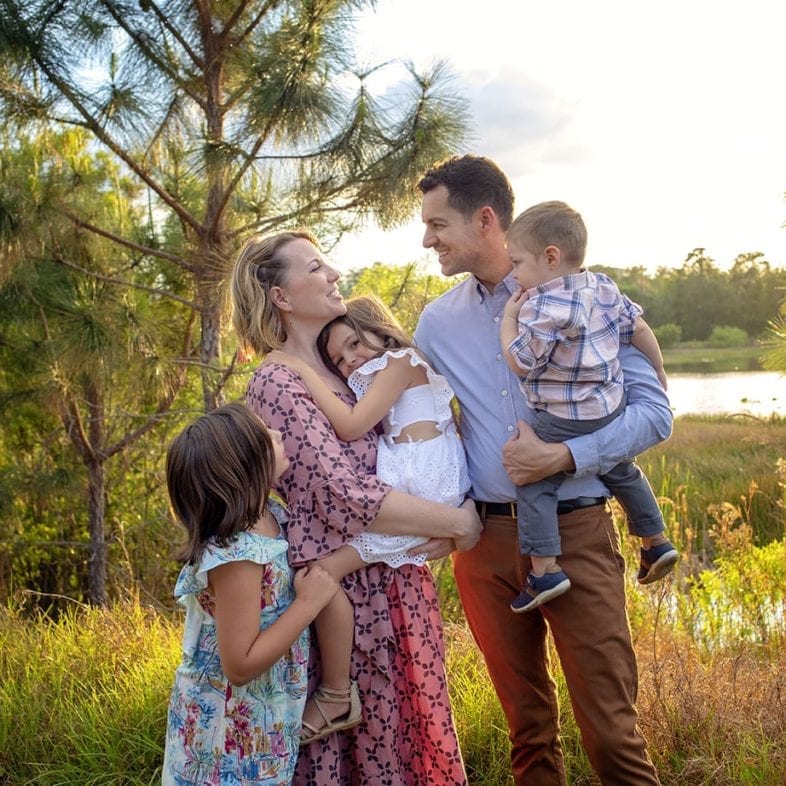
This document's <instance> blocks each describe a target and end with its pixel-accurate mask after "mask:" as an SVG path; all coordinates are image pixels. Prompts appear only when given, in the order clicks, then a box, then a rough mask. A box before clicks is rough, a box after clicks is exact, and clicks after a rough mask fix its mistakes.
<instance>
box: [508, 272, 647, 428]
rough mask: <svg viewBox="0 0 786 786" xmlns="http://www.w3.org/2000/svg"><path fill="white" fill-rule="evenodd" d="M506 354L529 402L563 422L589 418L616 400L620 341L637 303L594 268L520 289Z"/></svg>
mask: <svg viewBox="0 0 786 786" xmlns="http://www.w3.org/2000/svg"><path fill="white" fill-rule="evenodd" d="M527 295H528V299H527V300H526V301H525V302H524V304H523V305H522V307H521V311H520V313H519V320H518V321H519V335H518V337H517V338H516V339H514V340H513V341H512V342H511V344H510V347H509V349H510V352H511V354H512V355H513V357H514V358H515V359H516V362H517V363H518V365H519V366H521V369H522V371H523V372H524V374H523V376H522V377H521V378H520V380H519V384H520V386H521V390H522V392H523V393H524V395H525V396H526V398H527V401H528V402H529V404H530V406H532V407H533V408H535V409H544V410H546V411H548V412H550V413H551V414H552V415H555V416H557V417H561V418H567V419H569V420H595V419H597V418H602V417H605V416H606V415H610V414H611V413H612V412H614V411H615V410H616V409H617V407H619V405H620V402H621V401H622V369H621V368H620V364H619V360H618V359H617V353H618V352H619V345H620V343H626V344H627V343H630V340H631V337H632V336H633V328H634V325H635V321H636V318H637V317H639V316H640V315H641V313H642V310H641V307H640V306H638V305H637V304H636V303H633V302H632V301H631V300H629V299H628V298H627V297H626V296H625V295H623V294H622V293H621V292H620V291H619V289H618V288H617V285H616V284H615V283H614V282H613V281H612V280H611V279H610V278H609V277H608V276H605V275H603V274H602V273H590V272H589V271H588V270H582V271H580V272H578V273H574V274H573V275H570V276H563V277H561V278H557V279H554V280H553V281H547V282H546V283H545V284H541V285H540V286H537V287H533V288H532V289H530V290H528V291H527Z"/></svg>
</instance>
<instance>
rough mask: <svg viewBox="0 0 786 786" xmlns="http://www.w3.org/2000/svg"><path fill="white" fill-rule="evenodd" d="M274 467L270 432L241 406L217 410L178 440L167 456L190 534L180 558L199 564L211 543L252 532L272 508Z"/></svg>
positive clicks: (176, 502) (173, 494)
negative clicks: (206, 546) (262, 515)
mask: <svg viewBox="0 0 786 786" xmlns="http://www.w3.org/2000/svg"><path fill="white" fill-rule="evenodd" d="M275 466H276V460H275V454H274V452H273V442H272V439H271V437H270V434H269V432H268V430H267V427H266V426H265V424H264V423H263V422H262V421H261V420H260V419H259V418H258V417H257V416H256V415H255V414H254V413H253V412H251V410H249V409H248V408H247V407H246V406H244V405H243V404H240V403H234V404H226V405H225V406H223V407H219V408H218V409H214V410H212V411H211V412H208V413H207V414H206V415H202V417H200V418H198V419H197V420H195V421H194V422H193V423H192V424H191V425H190V426H187V427H186V428H185V429H184V430H183V431H182V432H181V433H180V434H178V435H177V436H176V437H175V438H174V440H172V444H171V445H170V446H169V450H168V451H167V457H166V482H167V490H168V492H169V501H170V504H171V506H172V510H173V511H174V513H175V515H176V516H177V518H178V519H179V520H180V522H181V523H182V524H183V526H184V527H185V528H186V532H187V533H188V539H187V542H186V544H185V546H184V547H183V550H182V552H181V554H180V556H181V558H182V559H183V560H185V561H186V562H188V563H189V564H192V565H193V564H196V563H197V562H198V561H199V559H200V556H201V554H202V551H203V550H204V548H205V544H206V543H207V541H208V540H209V539H211V538H212V539H213V540H214V541H215V542H216V543H217V544H218V545H219V546H226V545H227V544H228V543H229V542H230V541H231V540H232V539H233V538H234V536H235V535H237V534H238V533H239V532H243V531H245V530H248V529H250V528H251V527H252V526H253V525H254V523H255V522H256V521H257V519H258V518H259V516H260V515H261V513H262V512H263V511H264V509H265V505H266V504H267V499H268V496H269V495H270V490H271V488H272V487H273V481H274V480H275V476H274V472H275Z"/></svg>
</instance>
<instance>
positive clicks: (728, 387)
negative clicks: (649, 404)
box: [668, 371, 786, 417]
mask: <svg viewBox="0 0 786 786" xmlns="http://www.w3.org/2000/svg"><path fill="white" fill-rule="evenodd" d="M668 394H669V401H670V402H671V408H672V410H673V411H674V414H675V415H676V416H679V415H689V414H691V415H692V414H697V415H726V414H746V415H755V416H756V417H769V416H770V415H773V414H775V415H780V416H781V417H786V376H784V375H783V374H779V373H777V372H775V371H738V372H733V373H728V374H669V390H668Z"/></svg>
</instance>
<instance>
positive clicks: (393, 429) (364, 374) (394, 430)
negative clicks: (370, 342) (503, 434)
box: [347, 347, 454, 438]
mask: <svg viewBox="0 0 786 786" xmlns="http://www.w3.org/2000/svg"><path fill="white" fill-rule="evenodd" d="M402 357H406V358H408V359H409V362H410V365H412V366H422V367H423V368H424V369H425V370H426V376H427V378H428V384H429V387H430V388H431V396H432V397H433V401H434V405H435V407H436V412H435V418H436V423H437V427H438V428H439V430H440V431H442V432H444V431H445V430H447V428H448V427H449V426H450V425H451V424H452V422H453V413H452V410H451V408H450V402H451V401H452V400H453V395H454V394H453V389H452V388H451V387H450V385H449V384H448V381H447V379H445V377H443V376H442V375H441V374H437V372H436V371H434V369H432V368H431V366H430V365H429V364H428V362H427V361H426V360H425V358H423V356H422V355H420V354H419V353H418V351H417V350H416V349H414V348H413V347H402V348H401V349H391V350H388V351H387V352H385V354H384V355H381V356H380V357H378V358H373V359H372V360H369V361H367V362H366V363H364V364H363V365H362V366H361V367H360V368H357V369H355V370H354V371H353V372H352V373H351V374H350V375H349V379H347V384H348V385H349V387H350V388H351V389H352V392H353V393H354V394H355V395H356V396H357V398H358V399H360V398H362V397H363V396H364V395H365V394H366V393H367V392H368V389H369V388H370V387H371V384H372V382H373V381H374V375H375V374H376V373H377V372H379V371H382V369H384V368H387V365H388V362H389V361H390V359H391V358H402ZM413 390H417V388H412V389H410V390H408V391H407V390H405V391H404V394H403V396H402V398H404V397H405V396H406V394H407V393H410V392H411V391H413ZM396 409H397V407H396V406H395V405H394V407H393V409H391V411H390V415H389V416H388V418H387V421H386V428H385V431H386V432H387V436H388V437H390V438H395V437H397V436H398V435H399V434H400V433H401V429H402V428H404V427H405V426H407V425H408V422H405V421H402V420H400V419H399V418H397V416H396ZM410 422H412V421H410Z"/></svg>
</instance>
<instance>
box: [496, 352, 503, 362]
mask: <svg viewBox="0 0 786 786" xmlns="http://www.w3.org/2000/svg"><path fill="white" fill-rule="evenodd" d="M497 360H502V353H501V352H497Z"/></svg>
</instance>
